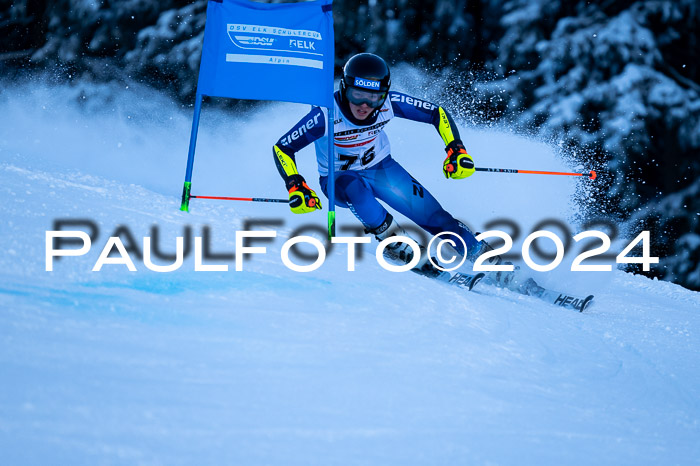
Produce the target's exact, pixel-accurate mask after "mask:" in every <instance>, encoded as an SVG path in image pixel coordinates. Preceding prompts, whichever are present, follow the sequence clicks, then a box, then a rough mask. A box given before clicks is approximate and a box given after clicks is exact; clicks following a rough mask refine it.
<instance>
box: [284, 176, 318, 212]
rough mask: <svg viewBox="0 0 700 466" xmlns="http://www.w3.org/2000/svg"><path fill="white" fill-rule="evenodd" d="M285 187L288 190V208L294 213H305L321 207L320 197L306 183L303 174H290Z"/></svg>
mask: <svg viewBox="0 0 700 466" xmlns="http://www.w3.org/2000/svg"><path fill="white" fill-rule="evenodd" d="M287 189H288V190H289V208H290V209H292V212H294V213H295V214H306V213H308V212H313V211H314V210H318V209H321V201H320V199H319V198H318V196H317V195H316V193H315V192H314V190H313V189H311V188H309V185H308V184H306V180H304V177H303V176H301V175H292V176H290V177H289V178H288V179H287Z"/></svg>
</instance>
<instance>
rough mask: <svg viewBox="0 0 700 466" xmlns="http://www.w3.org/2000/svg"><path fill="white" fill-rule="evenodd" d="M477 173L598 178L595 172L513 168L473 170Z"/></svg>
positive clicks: (480, 168) (481, 168)
mask: <svg viewBox="0 0 700 466" xmlns="http://www.w3.org/2000/svg"><path fill="white" fill-rule="evenodd" d="M475 170H476V171H478V172H489V173H527V174H532V175H564V176H585V177H586V178H590V179H591V180H595V179H596V176H598V175H597V174H596V172H595V170H591V171H590V172H583V173H568V172H545V171H540V170H516V169H514V168H484V167H479V168H476V169H475Z"/></svg>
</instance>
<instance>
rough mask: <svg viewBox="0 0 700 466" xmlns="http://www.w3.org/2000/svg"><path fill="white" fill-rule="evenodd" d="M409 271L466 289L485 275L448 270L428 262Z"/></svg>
mask: <svg viewBox="0 0 700 466" xmlns="http://www.w3.org/2000/svg"><path fill="white" fill-rule="evenodd" d="M411 272H415V273H417V274H418V275H422V276H424V277H428V278H432V279H434V280H437V281H440V282H443V283H447V284H448V285H453V286H457V287H459V288H463V289H466V290H468V291H471V290H473V289H474V287H475V286H476V285H477V283H479V282H480V281H481V279H482V278H484V276H485V274H483V273H477V274H469V273H464V272H457V271H454V270H453V271H450V272H448V271H446V270H440V269H438V268H436V267H435V266H433V265H432V264H430V263H426V264H424V265H423V267H421V268H419V269H416V268H413V269H411Z"/></svg>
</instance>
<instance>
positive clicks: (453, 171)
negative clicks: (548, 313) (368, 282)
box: [273, 53, 485, 263]
mask: <svg viewBox="0 0 700 466" xmlns="http://www.w3.org/2000/svg"><path fill="white" fill-rule="evenodd" d="M390 87H391V76H390V72H389V67H388V66H387V64H386V62H385V61H384V60H383V59H382V58H380V57H379V56H377V55H374V54H371V53H361V54H358V55H355V56H353V57H352V58H350V59H349V60H348V61H347V63H346V64H345V67H344V68H343V77H342V79H341V81H340V89H339V90H338V91H336V92H335V94H334V103H335V113H334V115H335V120H334V134H333V138H334V141H333V142H334V146H335V151H336V154H337V158H336V166H335V173H336V175H335V176H336V178H335V185H336V190H335V203H336V205H337V206H339V207H344V208H348V209H350V210H351V211H352V213H353V214H354V215H355V216H356V217H357V218H358V219H359V220H360V222H362V224H363V225H364V227H365V231H366V233H371V234H373V235H374V236H375V237H376V238H377V240H379V241H381V240H383V239H385V238H387V237H389V236H391V235H396V234H399V235H402V236H408V235H407V234H406V232H405V230H403V229H402V228H401V227H400V226H399V225H398V224H397V223H396V220H394V218H393V216H392V215H391V214H390V213H389V212H388V211H387V210H386V209H385V208H384V206H383V205H382V204H381V203H380V202H379V200H382V201H384V202H385V203H386V204H388V205H389V206H390V207H391V208H393V209H395V210H396V211H398V212H400V213H401V214H403V215H405V216H406V217H408V218H409V219H411V220H412V221H413V222H415V223H416V224H417V225H419V226H420V227H421V228H423V229H424V230H426V231H427V232H428V233H430V234H432V235H435V234H438V233H441V232H443V231H445V232H453V233H456V234H458V235H459V236H461V238H462V239H463V240H464V243H465V244H466V247H467V251H464V247H463V245H462V244H460V243H461V242H459V241H457V242H456V252H457V253H459V254H461V255H466V257H467V259H469V260H472V261H473V260H474V259H475V258H476V257H478V255H479V253H480V251H481V249H482V248H483V247H485V246H484V243H483V242H482V243H479V244H477V241H476V238H475V237H474V234H473V233H472V232H471V231H470V230H469V228H468V227H466V226H465V225H464V224H463V223H461V222H459V221H458V220H456V219H455V218H454V217H453V216H452V215H450V214H449V213H448V212H447V211H446V210H445V209H443V208H442V206H441V205H440V204H439V203H438V201H437V200H436V199H435V198H434V197H433V195H432V194H430V192H429V191H428V190H427V189H425V188H424V187H423V186H422V185H421V184H420V183H419V182H418V181H417V180H416V179H415V178H414V177H413V176H411V175H410V174H409V173H408V172H407V171H406V170H405V169H404V168H403V167H402V166H401V165H400V164H399V163H398V162H397V161H396V160H394V158H393V157H392V155H391V147H390V145H389V139H388V137H387V135H386V134H385V132H384V127H385V126H386V124H387V123H389V121H391V119H392V118H393V117H399V118H406V119H409V120H413V121H419V122H423V123H430V124H432V125H433V126H434V127H435V128H436V129H437V131H438V133H439V134H440V136H441V137H442V140H443V141H444V143H445V151H446V152H447V156H446V158H445V160H444V161H443V164H442V170H443V173H444V174H445V177H446V178H447V179H455V180H459V179H463V178H467V177H469V176H471V175H472V174H473V173H474V171H475V169H474V161H473V159H472V157H471V156H470V155H469V154H468V153H467V151H466V149H465V147H464V144H463V143H462V141H461V139H460V137H459V131H458V130H457V126H456V125H455V124H454V121H453V120H452V117H451V116H450V114H449V113H448V112H447V111H446V110H445V109H444V108H442V107H440V106H438V105H435V104H432V103H430V102H427V101H425V100H421V99H417V98H415V97H411V96H408V95H406V94H402V93H399V92H395V91H390ZM326 118H327V113H326V109H323V108H319V107H314V108H312V110H311V111H310V112H309V113H308V114H307V115H306V116H305V117H303V118H302V119H301V120H300V121H299V122H298V123H297V124H296V125H295V126H294V127H293V128H292V129H291V130H289V131H288V132H287V133H286V134H285V135H284V136H282V138H280V139H279V141H277V144H275V145H274V147H273V153H274V159H275V163H276V166H277V169H278V170H279V173H280V175H281V176H282V178H283V179H284V182H285V186H286V188H287V190H288V191H289V206H290V208H291V210H292V212H294V213H297V214H303V213H308V212H313V211H315V210H317V209H321V201H320V199H319V197H318V195H317V194H316V192H314V190H313V189H311V188H310V187H309V185H308V184H307V182H306V180H305V179H304V177H303V176H302V175H301V174H299V172H298V171H297V166H296V161H295V154H296V153H297V152H298V151H299V150H300V149H302V148H304V147H306V146H307V145H309V144H311V143H312V142H314V143H315V145H316V158H317V162H318V171H319V174H320V185H321V189H322V190H323V192H324V194H326V196H328V191H327V189H328V160H329V157H328V149H327V148H328V141H327V139H326V138H327V137H328V134H327V127H326V123H325V122H326ZM389 247H390V248H396V249H397V251H396V252H397V254H398V255H400V256H401V258H402V259H405V260H406V262H408V261H410V259H411V251H412V250H411V249H410V247H409V246H408V245H407V244H404V243H392V244H391V245H390V246H389ZM426 259H427V258H423V260H422V261H421V263H424V261H425V260H426Z"/></svg>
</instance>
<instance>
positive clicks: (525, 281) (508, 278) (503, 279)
mask: <svg viewBox="0 0 700 466" xmlns="http://www.w3.org/2000/svg"><path fill="white" fill-rule="evenodd" d="M488 251H493V248H492V247H491V245H490V244H489V243H487V242H486V241H483V240H482V241H479V242H478V243H477V247H476V248H473V249H472V250H471V251H470V252H469V254H467V260H468V261H470V262H472V263H474V261H476V259H477V258H478V257H479V256H480V255H481V254H483V253H485V252H488ZM484 263H485V264H487V265H513V270H512V271H497V272H488V273H487V274H486V278H485V281H486V282H490V283H491V284H493V285H495V286H498V287H500V288H507V289H509V290H511V291H515V292H516V293H520V294H524V295H528V296H529V295H532V296H540V295H541V294H542V292H543V291H544V288H542V287H541V286H539V285H538V284H537V282H536V281H535V280H533V279H532V278H530V277H527V276H526V275H525V274H524V272H523V271H522V270H521V269H520V266H519V265H514V264H513V263H512V262H510V261H504V260H503V258H502V257H501V256H498V255H496V256H491V257H489V258H488V259H487V260H486V261H484Z"/></svg>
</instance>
